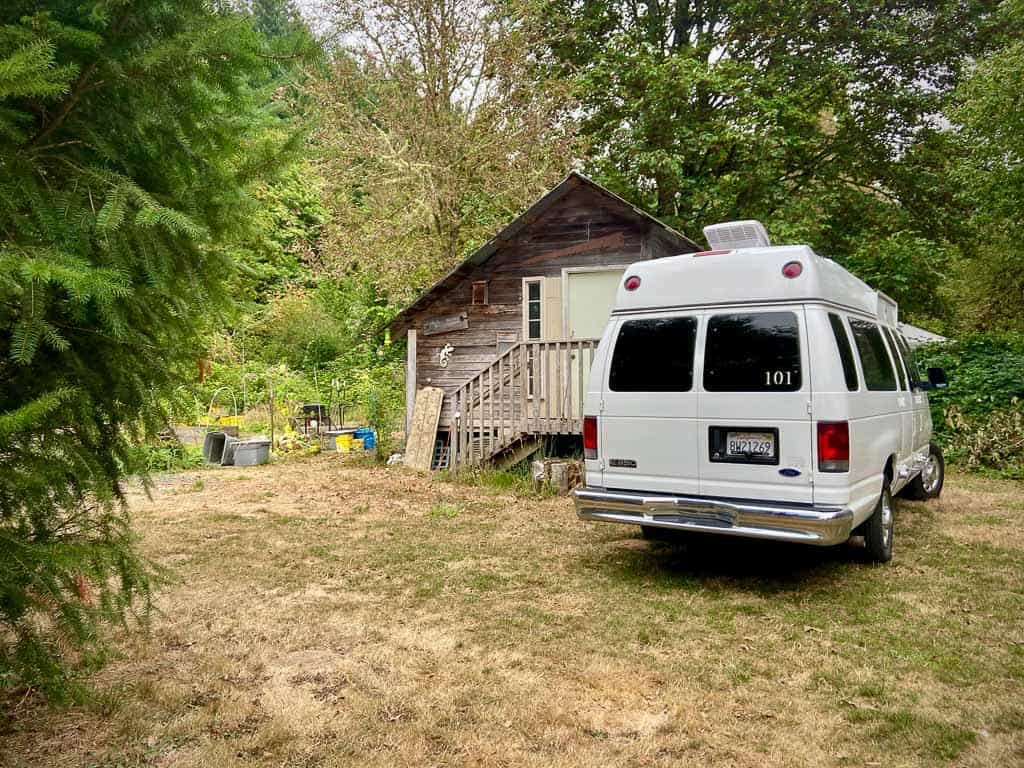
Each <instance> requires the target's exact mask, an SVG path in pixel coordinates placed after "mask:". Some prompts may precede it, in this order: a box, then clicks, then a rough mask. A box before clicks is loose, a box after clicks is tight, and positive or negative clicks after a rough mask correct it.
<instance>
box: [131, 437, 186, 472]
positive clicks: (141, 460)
mask: <svg viewBox="0 0 1024 768" xmlns="http://www.w3.org/2000/svg"><path fill="white" fill-rule="evenodd" d="M204 464H205V462H204V461H203V452H202V450H201V449H200V448H199V447H198V446H196V447H193V446H186V445H182V444H181V443H168V444H165V445H148V444H145V445H139V446H136V447H135V448H134V449H133V450H132V451H131V453H130V454H129V463H128V465H127V466H126V467H125V469H126V471H127V472H128V473H130V474H142V475H148V474H150V473H152V472H172V471H175V470H185V469H197V468H199V467H202V466H204Z"/></svg>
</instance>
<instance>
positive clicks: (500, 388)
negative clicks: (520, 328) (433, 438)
mask: <svg viewBox="0 0 1024 768" xmlns="http://www.w3.org/2000/svg"><path fill="white" fill-rule="evenodd" d="M597 342H598V340H597V339H557V340H550V341H525V342H519V343H517V344H515V345H513V346H512V347H510V348H509V349H507V350H505V351H504V352H503V353H502V354H500V355H499V356H498V357H497V358H496V359H495V360H494V361H493V362H491V363H490V364H489V365H487V366H486V367H484V368H483V369H482V370H481V371H480V372H479V373H477V374H476V375H474V376H473V377H472V378H470V379H469V380H468V381H467V382H466V383H465V384H463V385H462V386H460V387H459V388H458V389H456V390H455V392H453V393H451V394H450V395H448V396H449V397H451V398H452V403H453V406H454V414H455V419H454V422H453V425H452V439H451V448H452V450H451V466H453V467H459V466H466V465H477V464H480V463H482V462H484V461H487V460H489V459H490V458H491V457H493V456H494V455H495V454H498V453H500V452H502V451H503V450H505V449H506V448H508V447H509V446H510V445H512V443H514V442H516V441H517V440H520V439H523V438H524V437H526V436H539V435H559V434H563V435H571V434H579V433H580V432H582V429H583V399H584V397H585V393H586V386H587V378H588V376H589V374H590V367H591V365H592V364H593V360H594V351H595V350H596V348H597Z"/></svg>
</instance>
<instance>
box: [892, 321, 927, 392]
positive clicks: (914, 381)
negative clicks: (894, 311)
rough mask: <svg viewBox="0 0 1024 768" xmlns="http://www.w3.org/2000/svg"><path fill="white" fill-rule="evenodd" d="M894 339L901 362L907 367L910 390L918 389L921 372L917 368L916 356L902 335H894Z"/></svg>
mask: <svg viewBox="0 0 1024 768" xmlns="http://www.w3.org/2000/svg"><path fill="white" fill-rule="evenodd" d="M893 336H895V337H896V345H897V346H898V347H899V348H900V352H902V353H903V362H904V363H905V364H906V366H907V375H908V376H909V377H910V388H911V389H920V386H921V370H920V369H919V368H918V367H917V355H915V354H914V349H913V347H911V346H910V345H909V344H907V340H906V339H905V338H903V334H902V333H898V332H897V333H894V334H893Z"/></svg>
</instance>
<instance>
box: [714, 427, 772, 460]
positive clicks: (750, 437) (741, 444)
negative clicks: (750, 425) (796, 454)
mask: <svg viewBox="0 0 1024 768" xmlns="http://www.w3.org/2000/svg"><path fill="white" fill-rule="evenodd" d="M725 453H726V455H727V456H774V455H775V435H774V434H772V433H771V432H727V433H726V435H725Z"/></svg>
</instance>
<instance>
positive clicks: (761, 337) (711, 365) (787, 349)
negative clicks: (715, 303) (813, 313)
mask: <svg viewBox="0 0 1024 768" xmlns="http://www.w3.org/2000/svg"><path fill="white" fill-rule="evenodd" d="M800 373H801V370H800V326H799V324H798V323H797V320H796V314H794V313H793V312H757V313H750V314H736V315H715V316H714V317H712V318H711V321H710V322H709V323H708V336H707V345H706V349H705V352H704V389H706V390H707V391H708V392H795V391H797V390H798V389H800V385H801V378H800Z"/></svg>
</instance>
